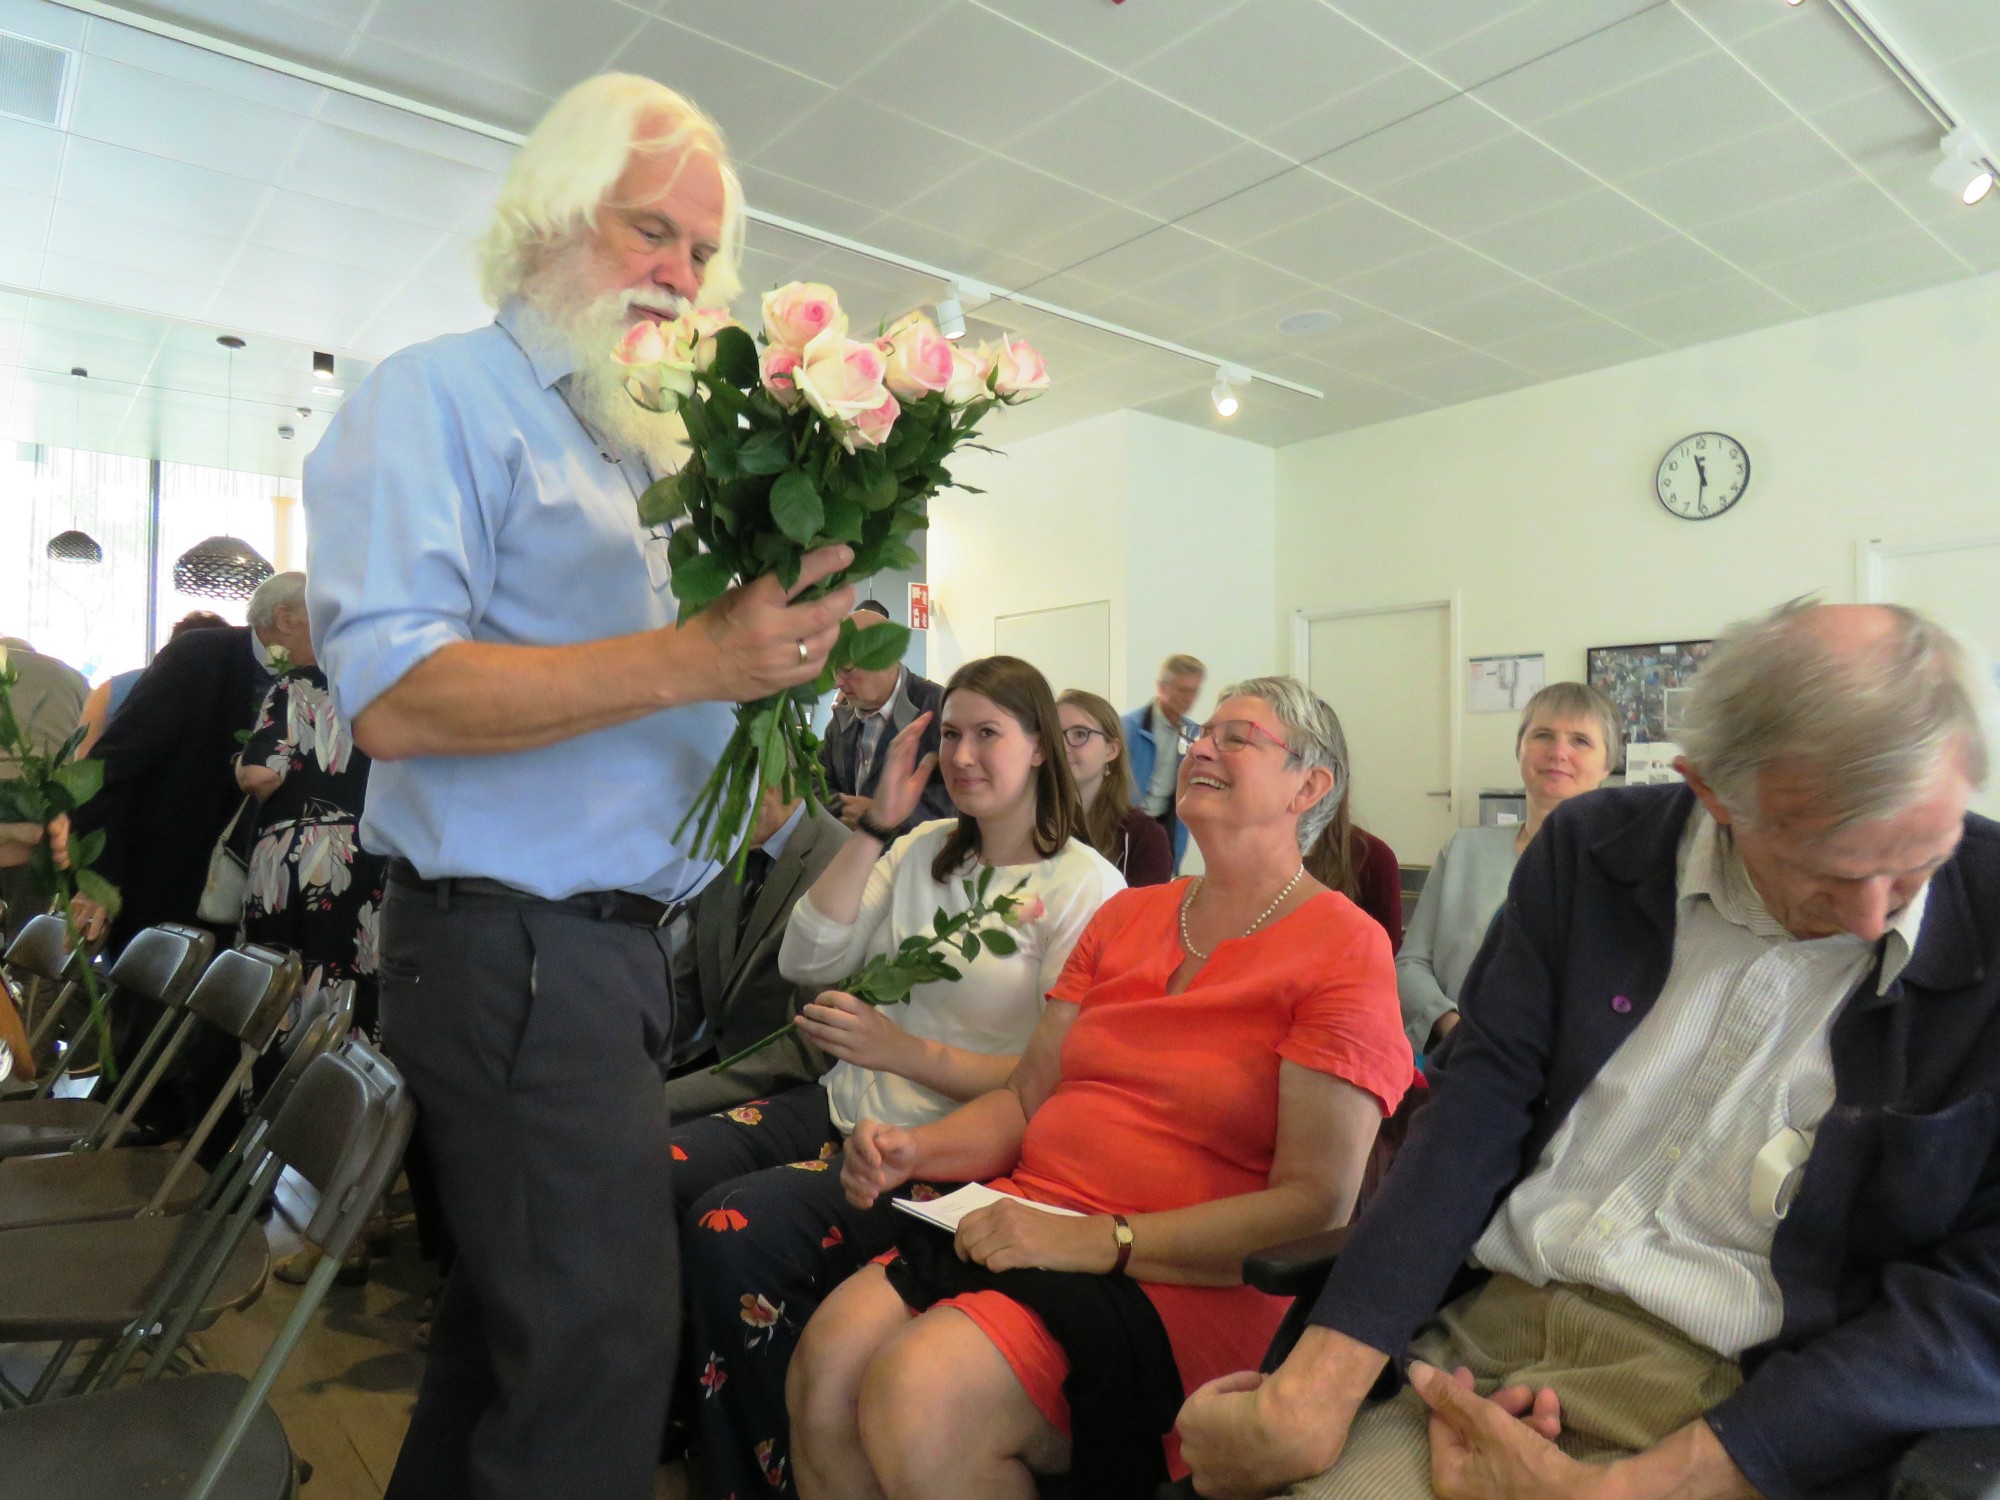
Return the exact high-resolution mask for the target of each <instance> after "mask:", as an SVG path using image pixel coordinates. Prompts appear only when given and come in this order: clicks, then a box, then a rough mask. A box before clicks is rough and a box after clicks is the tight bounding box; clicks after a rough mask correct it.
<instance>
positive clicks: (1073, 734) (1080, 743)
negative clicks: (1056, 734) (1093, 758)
mask: <svg viewBox="0 0 2000 1500" xmlns="http://www.w3.org/2000/svg"><path fill="white" fill-rule="evenodd" d="M1062 736H1063V743H1064V744H1066V745H1068V746H1069V747H1070V748H1071V749H1072V750H1081V749H1083V747H1084V746H1086V745H1088V744H1089V743H1090V741H1091V738H1092V737H1093V736H1095V737H1096V738H1098V739H1100V740H1108V739H1110V738H1111V736H1110V735H1108V734H1106V733H1105V732H1104V731H1103V730H1101V729H1092V728H1091V727H1090V726H1089V725H1087V724H1072V725H1070V727H1069V728H1067V729H1065V730H1064V731H1063V732H1062Z"/></svg>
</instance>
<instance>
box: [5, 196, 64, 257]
mask: <svg viewBox="0 0 2000 1500" xmlns="http://www.w3.org/2000/svg"><path fill="white" fill-rule="evenodd" d="M55 206H56V200H55V199H53V198H45V197H43V196H42V195H41V194H39V193H23V192H20V191H19V190H17V189H15V188H10V187H0V244H8V245H17V246H20V247H21V248H23V249H28V250H41V249H44V248H46V247H47V244H48V238H49V217H50V215H52V214H53V213H54V212H55Z"/></svg>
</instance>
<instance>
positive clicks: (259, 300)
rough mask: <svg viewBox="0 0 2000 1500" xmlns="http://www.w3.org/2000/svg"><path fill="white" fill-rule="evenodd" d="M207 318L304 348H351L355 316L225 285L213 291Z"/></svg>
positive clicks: (245, 334) (247, 334) (243, 334)
mask: <svg viewBox="0 0 2000 1500" xmlns="http://www.w3.org/2000/svg"><path fill="white" fill-rule="evenodd" d="M207 321H208V322H210V323H212V324H214V325H215V326H216V327H218V328H229V329H232V330H233V331H234V332H235V333H237V334H238V335H239V336H241V337H244V338H249V339H252V341H253V342H254V341H255V337H256V336H262V337H265V338H275V339H287V340H291V341H293V342H296V343H303V344H305V345H306V346H307V347H308V348H317V349H351V348H355V347H357V346H356V345H355V343H354V339H353V335H354V331H355V328H356V327H357V326H358V325H359V324H360V322H361V320H360V319H359V318H352V317H348V316H346V315H345V314H342V313H337V312H332V311H330V310H328V309H325V308H318V307H302V306H300V305H299V304H298V303H295V302H287V301H284V300H277V301H273V300H272V299H270V298H268V297H251V296H246V295H244V294H243V293H241V292H234V291H231V290H229V289H228V288H224V289H223V290H222V291H220V292H218V293H216V295H215V302H214V304H213V305H212V306H211V307H210V308H209V310H208V313H207Z"/></svg>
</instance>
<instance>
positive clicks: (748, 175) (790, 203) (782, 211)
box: [736, 162, 881, 245]
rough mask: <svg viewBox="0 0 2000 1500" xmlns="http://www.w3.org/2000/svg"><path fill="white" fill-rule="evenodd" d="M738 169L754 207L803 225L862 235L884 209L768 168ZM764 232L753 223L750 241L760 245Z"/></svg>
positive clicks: (744, 166) (744, 165) (746, 165)
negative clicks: (759, 241) (759, 240)
mask: <svg viewBox="0 0 2000 1500" xmlns="http://www.w3.org/2000/svg"><path fill="white" fill-rule="evenodd" d="M736 172H737V175H738V176H739V177H741V178H742V179H743V196H744V198H745V199H746V200H748V202H749V204H750V206H751V207H752V208H757V209H763V210H765V211H766V212H768V213H774V214H777V215H779V216H780V217H782V218H787V219H796V220H798V221H799V222H800V223H802V224H811V225H813V226H814V227H815V228H818V229H827V230H831V231H832V232H833V233H835V234H845V235H850V236H853V235H859V234H860V233H861V232H862V231H863V230H865V229H866V228H867V227H868V226H869V225H870V224H873V223H874V222H875V220H876V219H878V218H880V217H881V210H880V209H877V208H871V207H869V206H868V205H867V204H865V203H856V202H855V201H854V200H853V199H852V198H843V197H841V196H840V194H838V193H829V192H827V191H826V190H825V189H824V188H819V187H815V186H813V185H812V184H811V183H806V182H800V181H798V180H797V179H795V178H791V177H786V176H784V175H783V174H782V173H778V172H773V171H770V170H769V169H768V168H765V167H759V166H753V165H752V164H750V163H748V162H739V163H738V164H737V168H736ZM762 233H763V231H762V230H761V229H760V227H759V226H757V225H755V224H752V225H750V226H749V238H750V243H751V244H753V245H754V244H756V243H757V242H758V239H759V237H760V235H761V234H762Z"/></svg>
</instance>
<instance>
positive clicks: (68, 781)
mask: <svg viewBox="0 0 2000 1500" xmlns="http://www.w3.org/2000/svg"><path fill="white" fill-rule="evenodd" d="M55 780H56V782H57V783H58V784H59V785H60V786H61V787H62V789H63V790H64V791H66V792H68V793H69V794H70V796H71V797H72V798H73V799H74V800H75V801H77V802H78V803H84V802H88V801H89V800H90V799H91V798H92V797H95V796H96V795H97V793H98V789H99V788H101V787H102V786H103V785H104V762H103V761H101V760H73V761H71V762H70V763H69V764H68V765H66V766H63V767H60V768H59V769H58V770H57V771H56V773H55Z"/></svg>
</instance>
